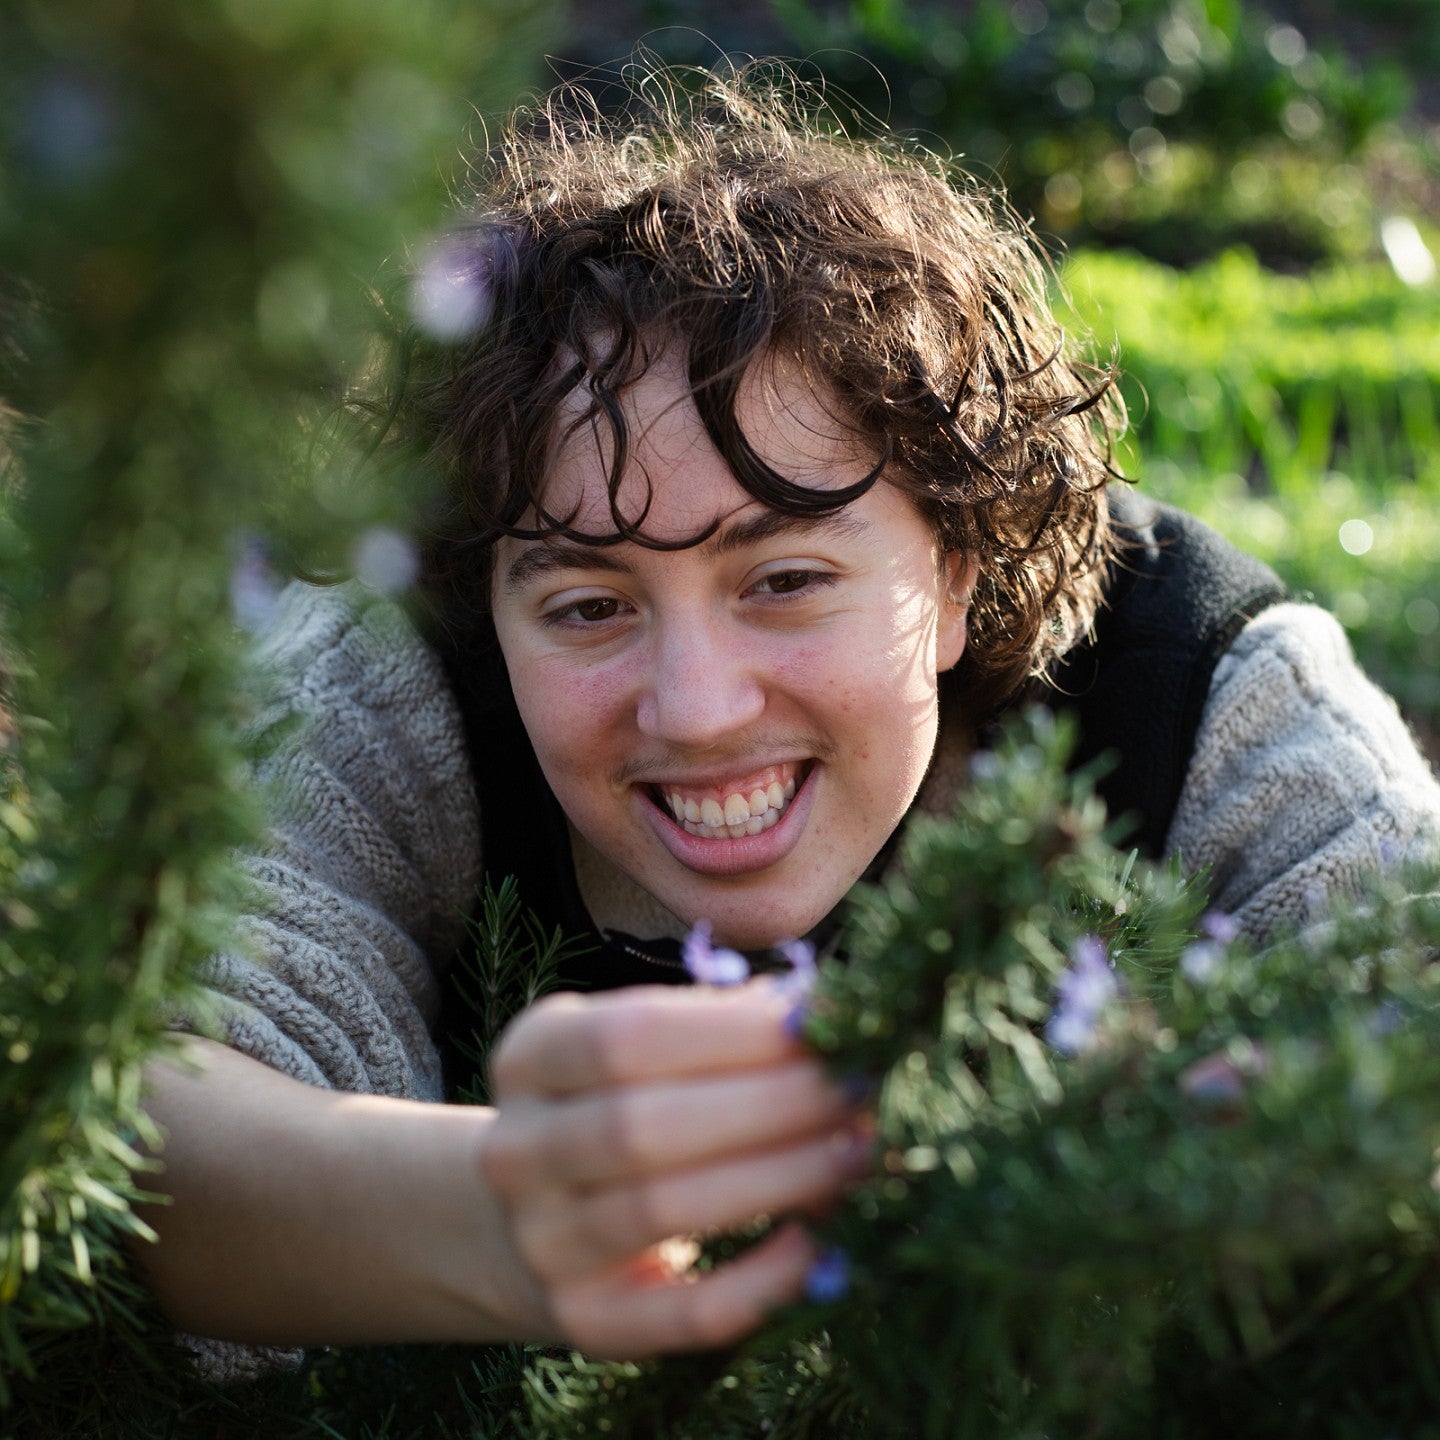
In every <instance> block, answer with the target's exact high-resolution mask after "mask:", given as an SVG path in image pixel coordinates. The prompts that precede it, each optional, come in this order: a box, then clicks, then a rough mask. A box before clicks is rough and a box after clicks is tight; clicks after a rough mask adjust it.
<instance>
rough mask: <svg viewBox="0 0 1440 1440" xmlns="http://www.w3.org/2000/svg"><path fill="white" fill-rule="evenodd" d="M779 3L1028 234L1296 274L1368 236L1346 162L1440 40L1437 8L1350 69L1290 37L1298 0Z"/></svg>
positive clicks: (1318, 47)
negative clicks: (1260, 263) (1005, 201)
mask: <svg viewBox="0 0 1440 1440" xmlns="http://www.w3.org/2000/svg"><path fill="white" fill-rule="evenodd" d="M775 8H776V10H777V12H778V13H779V14H780V15H781V16H783V17H784V19H785V21H786V22H787V24H788V27H789V29H790V31H791V33H792V35H793V37H794V39H795V42H796V43H797V45H798V46H799V48H800V49H801V50H802V51H804V52H807V53H814V54H815V61H816V63H817V64H818V65H820V66H821V67H822V68H823V70H824V71H825V73H826V75H827V76H828V77H829V78H830V79H831V80H833V81H836V82H838V83H839V84H840V85H841V86H843V87H844V89H845V90H846V91H847V92H848V93H849V94H850V95H852V96H854V97H855V98H856V99H857V100H858V101H859V102H860V103H861V104H862V105H864V106H866V107H868V108H869V109H870V110H871V111H873V112H874V113H876V114H879V115H881V116H883V117H885V118H886V119H887V120H888V121H889V122H890V123H891V124H894V125H896V126H898V127H900V128H905V129H911V130H914V131H916V132H917V133H919V134H920V135H921V136H922V137H924V136H927V135H928V136H931V137H938V145H939V148H941V149H942V150H945V151H946V152H950V151H952V150H958V151H959V152H960V153H961V154H962V155H963V156H964V158H965V161H966V163H967V164H968V165H969V166H970V167H971V168H973V169H975V170H977V171H979V172H980V173H982V174H993V175H995V176H998V177H999V178H1000V179H1001V180H1002V181H1003V182H1004V183H1005V185H1006V186H1007V188H1008V190H1009V192H1010V195H1011V198H1012V200H1013V201H1014V203H1015V205H1016V207H1017V208H1018V209H1020V210H1021V211H1022V212H1023V213H1025V214H1027V215H1033V216H1034V217H1035V218H1036V221H1037V223H1038V224H1039V226H1040V228H1041V229H1042V231H1045V232H1048V233H1051V234H1055V235H1059V236H1062V237H1064V238H1066V239H1067V240H1069V241H1071V242H1072V243H1086V242H1093V241H1102V242H1104V243H1106V244H1123V245H1129V246H1133V247H1135V248H1137V249H1140V250H1142V251H1144V252H1145V253H1147V254H1150V255H1153V256H1156V257H1158V258H1161V259H1165V260H1168V261H1171V262H1176V263H1188V262H1191V261H1193V260H1195V259H1198V258H1201V257H1203V256H1206V255H1210V254H1214V253H1215V252H1216V251H1218V250H1220V249H1223V248H1226V247H1227V246H1231V245H1235V244H1247V245H1249V246H1251V247H1252V248H1254V249H1255V250H1256V251H1257V252H1258V253H1260V254H1261V255H1262V256H1263V257H1264V258H1266V259H1267V260H1270V261H1280V262H1285V263H1288V264H1297V263H1299V264H1304V263H1310V262H1312V261H1314V260H1316V259H1319V258H1321V257H1323V256H1326V255H1332V254H1355V253H1359V252H1361V251H1363V250H1364V249H1365V247H1366V246H1368V245H1371V244H1373V240H1374V234H1373V227H1372V225H1371V223H1370V221H1371V217H1370V215H1369V213H1368V208H1367V206H1366V204H1365V203H1364V202H1365V197H1366V193H1367V191H1368V189H1369V188H1370V187H1369V183H1368V180H1367V177H1366V174H1365V171H1364V169H1363V162H1362V160H1361V157H1363V156H1366V155H1368V154H1370V153H1371V152H1373V151H1375V150H1377V149H1378V148H1383V143H1388V142H1389V140H1390V139H1391V137H1392V134H1393V132H1392V130H1391V127H1390V125H1389V122H1393V121H1396V120H1398V119H1399V118H1401V117H1402V116H1403V115H1404V113H1405V111H1406V108H1407V105H1408V103H1409V100H1410V96H1411V85H1410V83H1409V80H1408V77H1407V72H1406V70H1405V68H1404V64H1403V61H1404V59H1405V58H1406V57H1408V56H1409V55H1412V54H1413V53H1414V51H1413V50H1412V49H1410V48H1409V47H1411V46H1412V45H1413V44H1414V43H1415V41H1416V40H1417V39H1419V40H1420V41H1421V43H1422V44H1429V45H1432V46H1433V45H1435V44H1437V43H1440V10H1437V9H1436V8H1435V7H1433V6H1432V7H1419V6H1417V7H1415V13H1414V14H1413V16H1412V17H1411V21H1410V24H1409V25H1408V26H1407V29H1406V32H1405V35H1404V38H1403V40H1402V41H1401V43H1399V44H1397V45H1395V46H1394V47H1393V48H1392V50H1391V51H1390V52H1389V53H1388V54H1387V53H1385V52H1384V51H1383V50H1382V51H1377V53H1376V54H1375V55H1374V56H1373V57H1372V58H1371V59H1370V61H1369V63H1368V64H1366V65H1365V66H1364V67H1363V68H1362V67H1361V66H1359V65H1357V64H1356V63H1355V62H1354V61H1352V60H1351V59H1349V58H1348V57H1347V56H1346V54H1345V53H1344V52H1343V50H1342V49H1340V48H1339V47H1338V46H1337V45H1336V44H1335V43H1334V42H1333V40H1331V41H1326V40H1325V38H1324V37H1322V36H1317V35H1313V34H1311V35H1307V34H1303V33H1302V32H1301V30H1300V29H1298V28H1296V24H1297V23H1299V24H1302V25H1303V24H1306V19H1308V18H1309V13H1310V12H1307V11H1304V10H1303V7H1302V15H1304V16H1305V17H1306V18H1302V19H1300V20H1299V21H1298V22H1296V23H1292V21H1291V19H1290V18H1289V17H1290V16H1291V15H1292V14H1293V13H1294V10H1295V7H1284V8H1283V9H1282V7H1279V6H1275V7H1273V8H1272V7H1271V6H1268V5H1265V4H1262V3H1248V4H1247V3H1241V0H1124V3H1123V4H1122V3H1120V0H971V3H968V4H964V5H952V4H942V3H935V0H850V3H847V4H840V3H826V0H776V5H775ZM1328 8H1329V12H1331V13H1329V18H1330V19H1331V21H1332V27H1333V24H1334V21H1335V16H1334V14H1333V11H1335V10H1336V9H1337V8H1338V9H1339V10H1341V11H1343V12H1346V14H1348V16H1349V17H1350V18H1351V19H1355V20H1358V19H1360V18H1361V17H1363V16H1364V13H1365V12H1364V9H1363V7H1361V6H1359V5H1358V4H1354V3H1351V4H1349V5H1347V6H1341V7H1328ZM1424 37H1428V39H1426V38H1424ZM1430 153H1431V154H1432V158H1433V145H1432V146H1431V147H1430ZM1411 208H1418V207H1417V206H1416V205H1413V204H1412V206H1411Z"/></svg>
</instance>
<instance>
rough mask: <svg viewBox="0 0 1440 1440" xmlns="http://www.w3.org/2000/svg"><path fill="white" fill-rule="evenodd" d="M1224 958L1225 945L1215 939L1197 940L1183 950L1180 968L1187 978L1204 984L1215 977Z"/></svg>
mask: <svg viewBox="0 0 1440 1440" xmlns="http://www.w3.org/2000/svg"><path fill="white" fill-rule="evenodd" d="M1224 958H1225V948H1224V946H1222V945H1220V944H1218V943H1217V942H1216V941H1214V940H1196V941H1194V942H1193V943H1192V944H1189V945H1187V946H1186V947H1185V949H1184V950H1183V951H1182V952H1181V954H1180V969H1181V970H1182V971H1184V973H1185V978H1186V979H1187V980H1191V981H1193V982H1194V983H1195V984H1196V985H1204V984H1206V983H1207V982H1208V981H1210V980H1213V979H1214V978H1215V972H1216V971H1217V970H1219V968H1220V962H1221V961H1222V960H1223V959H1224Z"/></svg>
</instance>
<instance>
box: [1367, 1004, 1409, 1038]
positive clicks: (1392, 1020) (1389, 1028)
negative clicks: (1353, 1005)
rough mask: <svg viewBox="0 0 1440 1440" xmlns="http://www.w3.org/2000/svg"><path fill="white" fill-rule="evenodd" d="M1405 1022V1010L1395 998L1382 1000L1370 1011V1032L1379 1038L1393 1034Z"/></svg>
mask: <svg viewBox="0 0 1440 1440" xmlns="http://www.w3.org/2000/svg"><path fill="white" fill-rule="evenodd" d="M1404 1023H1405V1015H1404V1012H1403V1011H1402V1010H1401V1009H1400V1007H1399V1006H1398V1005H1397V1004H1396V1003H1395V1002H1394V1001H1393V1000H1382V1001H1381V1002H1380V1003H1379V1004H1378V1005H1377V1006H1376V1007H1375V1008H1374V1010H1372V1011H1371V1012H1370V1033H1371V1034H1372V1035H1374V1036H1376V1037H1377V1038H1378V1039H1384V1038H1385V1036H1387V1035H1393V1034H1394V1033H1395V1032H1396V1031H1397V1030H1398V1029H1399V1028H1400V1027H1401V1026H1402V1025H1403V1024H1404Z"/></svg>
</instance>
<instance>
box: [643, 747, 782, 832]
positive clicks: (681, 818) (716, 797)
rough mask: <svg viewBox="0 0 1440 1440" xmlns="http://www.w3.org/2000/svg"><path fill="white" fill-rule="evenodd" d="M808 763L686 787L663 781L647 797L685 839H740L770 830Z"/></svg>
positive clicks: (774, 766) (770, 767) (768, 769)
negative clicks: (669, 819) (721, 782)
mask: <svg viewBox="0 0 1440 1440" xmlns="http://www.w3.org/2000/svg"><path fill="white" fill-rule="evenodd" d="M809 766H810V762H806V763H805V764H803V765H802V764H800V763H798V762H796V761H787V762H785V763H784V764H781V765H768V766H766V767H765V769H763V770H757V771H756V772H755V773H754V774H751V775H747V776H745V777H744V778H743V779H741V780H736V781H726V782H724V783H723V784H721V785H718V786H717V785H709V786H700V787H695V786H685V785H675V784H671V783H670V782H668V781H666V782H662V783H661V784H659V785H652V786H651V787H650V798H651V799H652V800H653V801H654V802H655V804H656V805H657V806H658V807H659V809H660V810H662V811H663V812H665V814H667V815H668V816H669V817H670V818H671V819H673V820H674V822H675V824H677V825H678V826H680V828H681V829H682V830H684V831H685V833H686V834H687V835H694V836H696V837H697V838H699V839H701V840H738V839H740V838H741V837H742V836H745V835H759V834H761V833H762V832H763V831H765V830H769V829H771V828H772V827H773V826H774V825H775V824H776V823H777V822H778V821H779V819H780V817H781V816H782V815H783V814H784V813H785V811H786V810H787V809H788V808H789V806H790V802H791V800H793V799H794V798H795V791H796V788H797V787H798V786H800V785H803V784H804V783H805V779H806V776H807V775H808V774H809Z"/></svg>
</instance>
